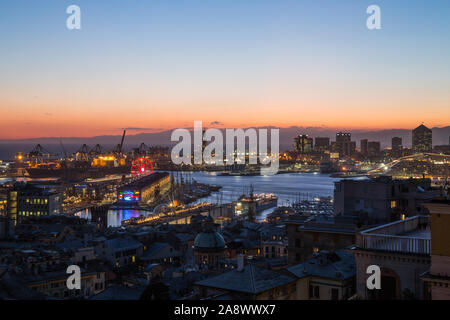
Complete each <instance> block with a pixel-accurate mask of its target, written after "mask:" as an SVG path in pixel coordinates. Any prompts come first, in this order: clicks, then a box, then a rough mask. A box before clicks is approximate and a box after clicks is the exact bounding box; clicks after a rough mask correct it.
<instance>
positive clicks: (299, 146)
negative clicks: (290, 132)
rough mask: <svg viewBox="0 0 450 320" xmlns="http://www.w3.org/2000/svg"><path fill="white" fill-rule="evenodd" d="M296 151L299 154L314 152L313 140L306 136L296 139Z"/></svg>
mask: <svg viewBox="0 0 450 320" xmlns="http://www.w3.org/2000/svg"><path fill="white" fill-rule="evenodd" d="M294 150H295V151H296V152H299V153H308V152H311V151H313V138H311V137H310V136H308V135H306V134H302V135H299V136H297V137H295V138H294Z"/></svg>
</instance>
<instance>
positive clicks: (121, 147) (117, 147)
mask: <svg viewBox="0 0 450 320" xmlns="http://www.w3.org/2000/svg"><path fill="white" fill-rule="evenodd" d="M125 134H126V130H123V135H122V140H121V141H120V143H119V144H118V145H117V146H116V147H115V149H114V150H113V152H114V153H116V154H117V155H119V156H120V155H121V154H122V150H123V141H124V140H125Z"/></svg>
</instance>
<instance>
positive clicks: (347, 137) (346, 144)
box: [335, 132, 356, 157]
mask: <svg viewBox="0 0 450 320" xmlns="http://www.w3.org/2000/svg"><path fill="white" fill-rule="evenodd" d="M335 146H336V150H335V151H337V152H339V155H340V156H341V157H342V156H351V155H352V154H353V153H355V149H356V143H355V142H354V141H352V134H351V133H349V132H338V133H336V144H335Z"/></svg>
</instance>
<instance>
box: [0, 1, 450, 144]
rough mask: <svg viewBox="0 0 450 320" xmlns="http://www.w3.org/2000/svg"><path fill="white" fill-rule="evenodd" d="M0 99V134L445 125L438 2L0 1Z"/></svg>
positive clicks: (445, 43)
mask: <svg viewBox="0 0 450 320" xmlns="http://www.w3.org/2000/svg"><path fill="white" fill-rule="evenodd" d="M71 4H76V5H79V6H80V7H81V16H82V17H81V18H82V22H81V24H82V29H81V30H79V31H76V30H74V31H70V30H68V29H67V28H66V19H67V17H68V14H66V8H67V7H68V6H69V5H71ZM371 4H377V5H379V6H380V7H381V13H382V30H377V31H369V30H368V29H367V28H366V19H367V17H368V15H367V14H366V9H367V7H368V6H369V5H371ZM0 110H1V116H0V139H15V138H28V137H44V136H54V137H72V136H77V137H83V136H93V135H103V134H107V135H110V134H119V133H120V132H121V130H122V129H123V128H129V132H130V131H131V132H135V133H138V132H154V131H161V130H166V129H171V128H177V127H181V128H182V127H192V125H193V121H194V120H202V121H203V123H204V124H205V125H210V124H211V123H215V126H217V127H228V128H234V127H249V126H263V125H272V126H279V127H288V126H323V127H332V128H346V129H349V130H351V129H380V128H413V127H416V126H417V125H418V124H420V123H421V122H424V123H425V124H426V125H427V126H429V127H433V126H446V125H450V1H448V0H433V1H425V0H423V1H415V0H411V1H405V0H389V1H380V0H370V1H366V0H354V1H352V0H341V1H336V0H308V1H304V0H201V1H199V0H157V1H156V0H139V1H138V0H127V1H124V0H104V1H103V0H70V1H65V0H45V1H43V0H39V1H36V0H28V1H25V0H14V1H13V0H2V1H0Z"/></svg>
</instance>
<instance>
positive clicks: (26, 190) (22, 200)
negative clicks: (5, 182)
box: [7, 183, 62, 225]
mask: <svg viewBox="0 0 450 320" xmlns="http://www.w3.org/2000/svg"><path fill="white" fill-rule="evenodd" d="M7 203H8V210H7V217H8V218H9V219H11V220H12V222H13V224H14V225H16V224H17V223H20V222H21V220H23V219H24V218H26V217H33V216H49V215H55V214H60V213H61V211H62V194H61V193H59V192H56V191H51V190H49V189H43V188H39V187H38V186H34V185H31V184H28V183H27V184H21V183H20V184H16V185H15V186H14V187H13V188H12V189H11V190H9V191H8V199H7Z"/></svg>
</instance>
